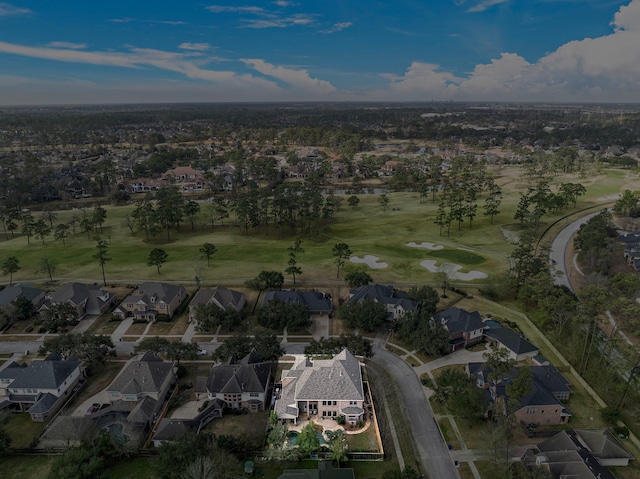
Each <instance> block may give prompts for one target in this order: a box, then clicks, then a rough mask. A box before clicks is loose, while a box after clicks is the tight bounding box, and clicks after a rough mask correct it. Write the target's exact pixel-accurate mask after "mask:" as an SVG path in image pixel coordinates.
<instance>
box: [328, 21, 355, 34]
mask: <svg viewBox="0 0 640 479" xmlns="http://www.w3.org/2000/svg"><path fill="white" fill-rule="evenodd" d="M351 25H353V23H351V22H340V23H334V24H333V26H332V27H331V28H328V29H327V30H322V32H321V33H337V32H340V31H342V30H344V29H345V28H349V27H350V26H351Z"/></svg>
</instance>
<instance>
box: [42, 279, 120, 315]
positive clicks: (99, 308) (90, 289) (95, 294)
mask: <svg viewBox="0 0 640 479" xmlns="http://www.w3.org/2000/svg"><path fill="white" fill-rule="evenodd" d="M115 300H116V297H115V295H114V294H113V293H111V292H109V291H105V290H103V289H102V288H101V287H100V286H98V285H95V284H84V283H65V284H62V285H60V287H59V288H58V289H56V290H55V291H54V292H53V293H51V294H50V295H49V296H48V297H47V298H46V299H45V301H44V303H43V304H42V307H41V310H42V309H48V308H49V307H50V306H52V305H55V304H62V303H70V304H72V305H73V306H74V307H75V308H76V311H77V312H78V319H82V318H84V317H85V316H86V315H100V314H103V313H104V312H105V311H106V310H107V309H109V307H110V306H111V305H112V304H114V303H115Z"/></svg>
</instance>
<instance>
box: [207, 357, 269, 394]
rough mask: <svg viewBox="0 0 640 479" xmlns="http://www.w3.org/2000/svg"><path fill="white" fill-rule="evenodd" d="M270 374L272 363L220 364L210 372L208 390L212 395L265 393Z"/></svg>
mask: <svg viewBox="0 0 640 479" xmlns="http://www.w3.org/2000/svg"><path fill="white" fill-rule="evenodd" d="M270 374H271V363H270V362H261V363H252V364H246V363H233V364H220V365H218V366H215V367H213V368H211V370H210V371H209V378H208V379H207V390H209V392H211V393H212V394H217V393H227V394H242V393H243V392H257V393H264V392H265V389H266V387H267V384H268V382H269V375H270Z"/></svg>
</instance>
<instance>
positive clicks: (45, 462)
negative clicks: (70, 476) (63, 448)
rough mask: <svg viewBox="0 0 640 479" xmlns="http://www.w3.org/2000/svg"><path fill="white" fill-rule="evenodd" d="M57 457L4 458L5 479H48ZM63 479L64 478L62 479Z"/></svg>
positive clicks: (0, 460) (0, 463)
mask: <svg viewBox="0 0 640 479" xmlns="http://www.w3.org/2000/svg"><path fill="white" fill-rule="evenodd" d="M55 458H56V456H44V455H33V456H31V455H30V456H4V457H1V458H0V470H1V471H2V478H3V479H25V478H28V479H46V477H47V476H48V475H49V471H50V470H51V465H52V464H53V461H54V460H55ZM60 479H62V478H60Z"/></svg>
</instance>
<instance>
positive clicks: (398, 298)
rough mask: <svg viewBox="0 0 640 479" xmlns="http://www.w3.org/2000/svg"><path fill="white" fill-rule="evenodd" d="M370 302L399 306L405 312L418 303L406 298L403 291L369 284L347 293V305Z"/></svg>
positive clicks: (389, 286)
mask: <svg viewBox="0 0 640 479" xmlns="http://www.w3.org/2000/svg"><path fill="white" fill-rule="evenodd" d="M367 299H369V300H372V301H376V302H378V303H383V304H386V305H393V306H394V307H397V306H401V307H402V308H403V309H405V310H409V309H414V308H416V307H417V306H418V303H416V302H415V301H413V300H412V299H408V298H407V294H406V293H405V292H404V291H398V290H396V289H394V288H393V286H391V285H388V286H385V285H382V284H377V283H376V284H369V285H365V286H360V287H359V288H358V289H355V290H352V291H349V300H348V301H347V302H348V303H360V302H362V301H364V300H367Z"/></svg>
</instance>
